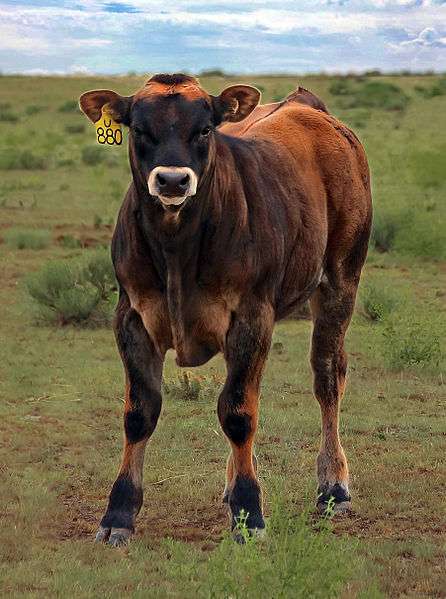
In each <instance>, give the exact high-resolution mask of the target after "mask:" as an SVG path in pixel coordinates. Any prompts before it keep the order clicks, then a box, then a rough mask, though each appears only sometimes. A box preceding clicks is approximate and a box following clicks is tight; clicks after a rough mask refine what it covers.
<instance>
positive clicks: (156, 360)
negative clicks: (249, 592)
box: [80, 74, 372, 546]
mask: <svg viewBox="0 0 446 599" xmlns="http://www.w3.org/2000/svg"><path fill="white" fill-rule="evenodd" d="M259 99H260V92H259V91H258V90H257V89H256V88H254V87H251V86H248V85H231V86H229V87H227V88H226V89H224V90H223V91H222V92H221V94H220V95H218V96H212V95H210V94H209V93H207V92H206V91H205V90H204V89H203V88H202V87H201V86H200V83H199V81H198V80H197V79H195V78H193V77H191V76H188V75H183V74H159V75H155V76H153V77H151V78H150V79H149V80H148V81H147V83H146V84H145V85H144V86H143V87H142V88H141V89H139V90H138V91H137V92H136V93H135V94H134V95H132V96H122V95H119V94H118V93H116V92H114V91H110V90H96V91H88V92H86V93H84V94H83V95H82V96H81V98H80V106H81V109H82V110H83V112H84V113H85V114H86V115H87V117H88V118H89V119H90V120H91V121H92V122H96V121H97V120H98V119H99V118H100V116H101V112H102V109H103V108H104V107H105V109H106V111H107V113H108V114H109V115H111V116H112V117H113V119H114V120H115V121H116V122H118V123H122V124H123V125H125V126H126V127H128V130H129V136H128V146H129V161H130V167H131V171H132V181H131V184H130V187H129V189H128V191H127V194H126V196H125V199H124V202H123V204H122V207H121V209H120V212H119V216H118V219H117V223H116V227H115V231H114V235H113V240H112V259H113V264H114V268H115V272H116V278H117V281H118V284H119V300H118V304H117V308H116V314H115V320H114V331H115V336H116V342H117V346H118V348H119V352H120V355H121V358H122V362H123V365H124V368H125V374H126V391H125V408H124V431H125V439H124V453H123V459H122V464H121V467H120V470H119V474H118V476H117V478H116V480H115V482H114V484H113V486H112V489H111V492H110V496H109V501H108V507H107V509H106V511H105V515H104V516H103V518H102V520H101V522H100V525H99V529H98V532H97V535H96V540H97V541H100V542H108V543H109V544H111V545H113V546H119V545H122V544H125V543H127V541H128V539H129V538H130V537H131V535H132V534H133V532H134V529H135V518H136V516H137V514H138V512H139V510H140V509H141V505H142V502H143V490H142V471H143V461H144V453H145V447H146V444H147V441H148V439H149V438H150V436H151V435H152V433H153V431H154V429H155V427H156V425H157V421H158V417H159V415H160V410H161V401H162V399H161V381H162V370H163V362H164V358H165V355H166V352H167V350H169V349H173V350H175V352H176V363H177V364H178V366H181V367H194V366H200V365H202V364H204V363H206V362H207V361H208V360H209V359H210V358H212V357H213V356H214V355H216V354H217V353H219V352H221V353H222V354H223V356H224V359H225V362H226V367H227V377H226V380H225V383H224V386H223V388H222V390H221V393H220V395H219V398H218V408H217V413H218V418H219V421H220V424H221V427H222V429H223V431H224V433H225V436H226V437H227V440H228V442H229V445H230V455H229V458H228V460H227V466H226V486H225V490H224V495H223V497H224V501H225V502H226V503H227V504H228V506H229V510H230V517H231V522H232V529H233V530H234V529H235V531H234V534H236V531H237V528H238V526H237V523H238V521H239V518H240V516H241V515H242V514H244V517H245V519H246V525H247V528H248V529H249V531H250V533H251V534H253V535H255V534H261V533H262V532H263V531H264V528H265V520H264V516H263V511H262V494H261V489H260V486H259V482H258V478H257V465H256V459H255V456H254V453H253V444H254V436H255V433H256V429H257V425H258V403H259V388H260V382H261V377H262V373H263V370H264V367H265V362H266V360H267V356H268V352H269V348H270V344H271V337H272V333H273V328H274V323H275V322H276V321H278V320H280V319H283V318H285V317H286V316H287V315H289V314H290V312H292V311H293V310H294V309H295V308H296V306H299V305H300V304H302V303H303V302H306V301H307V300H309V302H310V305H311V313H312V319H313V332H312V346H311V358H310V362H311V366H312V369H313V373H314V395H315V397H316V399H317V401H318V402H319V405H320V410H321V420H322V435H321V446H320V451H319V454H318V458H317V478H318V488H317V506H318V508H319V509H320V510H324V509H325V508H326V507H327V504H328V502H329V501H331V503H333V501H334V508H335V511H339V512H342V511H346V510H349V509H350V505H351V497H350V493H349V486H348V484H349V474H348V466H347V460H346V457H345V454H344V451H343V449H342V446H341V442H340V439H339V409H340V402H341V399H342V396H343V394H344V389H345V380H346V369H347V357H346V352H345V349H344V337H345V333H346V330H347V327H348V325H349V322H350V319H351V316H352V312H353V308H354V304H355V297H356V292H357V288H358V283H359V279H360V274H361V269H362V266H363V264H364V261H365V258H366V254H367V247H368V240H369V235H370V226H371V217H372V208H371V191H370V176H369V169H368V165H367V159H366V156H365V152H364V150H363V148H362V146H361V143H360V142H359V140H358V138H357V137H356V136H355V134H354V133H353V132H352V131H351V130H350V129H349V128H347V127H346V126H345V125H344V124H342V123H341V122H340V121H338V120H337V119H336V118H335V117H334V116H331V115H330V114H329V113H328V112H327V109H326V107H325V105H324V104H323V103H322V101H321V100H319V99H318V98H317V97H316V96H315V95H313V94H312V93H311V92H309V91H307V90H305V89H303V88H298V89H297V90H296V91H295V92H293V93H292V94H290V96H288V98H286V99H285V100H284V101H283V102H278V103H275V104H267V105H263V106H262V105H258V103H259ZM266 401H267V399H266Z"/></svg>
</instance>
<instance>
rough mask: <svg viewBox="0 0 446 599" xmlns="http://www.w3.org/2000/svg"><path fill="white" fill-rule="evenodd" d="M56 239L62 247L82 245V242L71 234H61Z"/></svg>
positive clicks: (78, 246)
mask: <svg viewBox="0 0 446 599" xmlns="http://www.w3.org/2000/svg"><path fill="white" fill-rule="evenodd" d="M58 241H59V243H60V245H61V246H62V247H64V248H67V249H75V248H80V247H82V243H81V242H80V240H79V239H77V238H76V237H73V236H72V235H62V236H61V237H60V238H59V240H58Z"/></svg>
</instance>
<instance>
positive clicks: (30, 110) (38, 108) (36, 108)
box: [25, 104, 46, 116]
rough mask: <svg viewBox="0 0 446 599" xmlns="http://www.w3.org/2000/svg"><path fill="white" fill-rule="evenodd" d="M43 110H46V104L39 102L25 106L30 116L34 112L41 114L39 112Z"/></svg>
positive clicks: (26, 112)
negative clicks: (40, 104)
mask: <svg viewBox="0 0 446 599" xmlns="http://www.w3.org/2000/svg"><path fill="white" fill-rule="evenodd" d="M43 110H46V107H45V106H39V105H38V104H30V105H29V106H27V107H26V108H25V114H27V115H28V116H32V115H33V114H39V112H42V111H43Z"/></svg>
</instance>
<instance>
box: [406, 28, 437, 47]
mask: <svg viewBox="0 0 446 599" xmlns="http://www.w3.org/2000/svg"><path fill="white" fill-rule="evenodd" d="M400 46H436V47H446V37H445V36H441V35H440V34H439V33H438V32H437V31H436V29H434V28H433V27H426V28H425V29H423V31H420V33H419V34H418V36H417V37H416V38H414V39H412V40H407V41H403V42H401V44H400Z"/></svg>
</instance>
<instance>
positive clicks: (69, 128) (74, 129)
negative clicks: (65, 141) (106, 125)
mask: <svg viewBox="0 0 446 599" xmlns="http://www.w3.org/2000/svg"><path fill="white" fill-rule="evenodd" d="M65 131H66V133H69V134H70V135H72V134H73V135H76V134H78V133H84V131H85V125H84V124H83V123H78V124H75V125H65Z"/></svg>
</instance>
